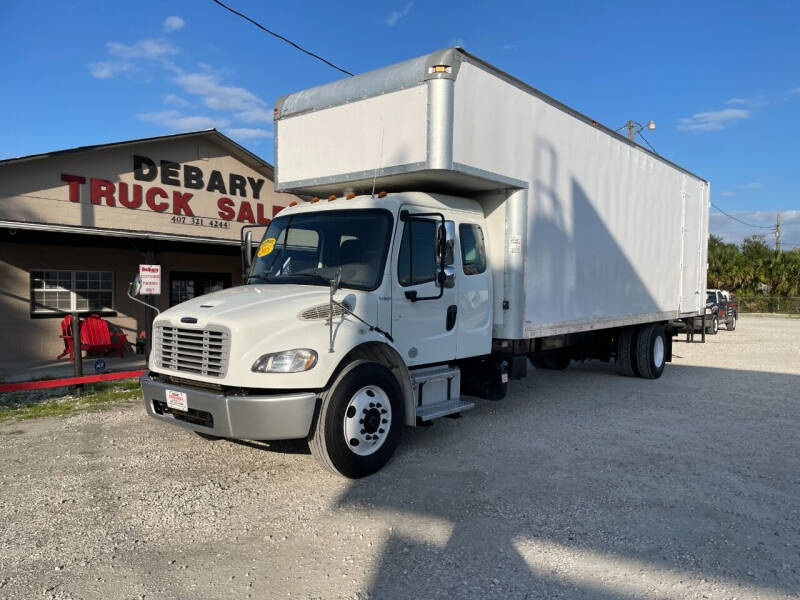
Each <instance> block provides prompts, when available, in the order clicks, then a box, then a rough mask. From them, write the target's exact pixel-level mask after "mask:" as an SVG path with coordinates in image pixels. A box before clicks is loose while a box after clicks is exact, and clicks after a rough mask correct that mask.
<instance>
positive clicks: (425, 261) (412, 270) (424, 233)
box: [397, 219, 437, 286]
mask: <svg viewBox="0 0 800 600" xmlns="http://www.w3.org/2000/svg"><path fill="white" fill-rule="evenodd" d="M436 225H437V224H436V222H435V221H428V220H424V219H409V220H407V221H406V224H405V228H404V229H403V238H402V240H401V241H400V253H399V255H398V257H397V279H398V280H399V281H400V285H402V286H409V285H418V284H420V283H427V282H429V281H434V280H435V279H436Z"/></svg>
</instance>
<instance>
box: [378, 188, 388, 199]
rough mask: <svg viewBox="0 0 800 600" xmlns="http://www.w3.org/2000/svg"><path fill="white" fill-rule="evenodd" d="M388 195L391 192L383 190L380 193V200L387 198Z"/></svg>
mask: <svg viewBox="0 0 800 600" xmlns="http://www.w3.org/2000/svg"><path fill="white" fill-rule="evenodd" d="M388 193H389V192H387V191H385V190H382V191H380V192H378V198H385V197H386V194H388Z"/></svg>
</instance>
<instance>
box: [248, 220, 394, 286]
mask: <svg viewBox="0 0 800 600" xmlns="http://www.w3.org/2000/svg"><path fill="white" fill-rule="evenodd" d="M391 229H392V216H391V213H389V211H386V210H382V209H366V210H334V211H327V210H326V211H321V212H316V213H306V214H297V215H291V216H286V217H277V218H275V219H274V220H273V221H272V222H271V223H270V224H269V228H268V229H267V232H266V233H265V234H264V239H263V240H262V242H261V245H260V246H259V247H258V251H257V252H256V257H255V259H254V262H253V267H252V269H251V270H250V277H249V278H248V280H247V283H303V284H311V285H329V281H330V280H331V279H333V278H334V277H335V276H336V271H337V270H338V268H339V267H341V268H342V279H341V284H340V285H341V286H342V287H349V288H356V289H363V290H372V289H375V288H376V287H378V284H379V283H380V280H381V275H382V274H383V267H384V264H385V262H386V253H387V250H388V248H389V239H390V237H391Z"/></svg>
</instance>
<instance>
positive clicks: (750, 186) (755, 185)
mask: <svg viewBox="0 0 800 600" xmlns="http://www.w3.org/2000/svg"><path fill="white" fill-rule="evenodd" d="M739 187H740V188H742V189H743V190H759V189H761V188H762V187H764V185H763V184H762V183H761V182H760V181H752V182H750V183H744V184H742V185H740V186H739Z"/></svg>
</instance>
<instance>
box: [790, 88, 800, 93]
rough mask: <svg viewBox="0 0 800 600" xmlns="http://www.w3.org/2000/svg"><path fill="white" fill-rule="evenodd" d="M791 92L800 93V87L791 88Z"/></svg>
mask: <svg viewBox="0 0 800 600" xmlns="http://www.w3.org/2000/svg"><path fill="white" fill-rule="evenodd" d="M789 93H790V94H800V87H796V88H792V89H791V90H789Z"/></svg>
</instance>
